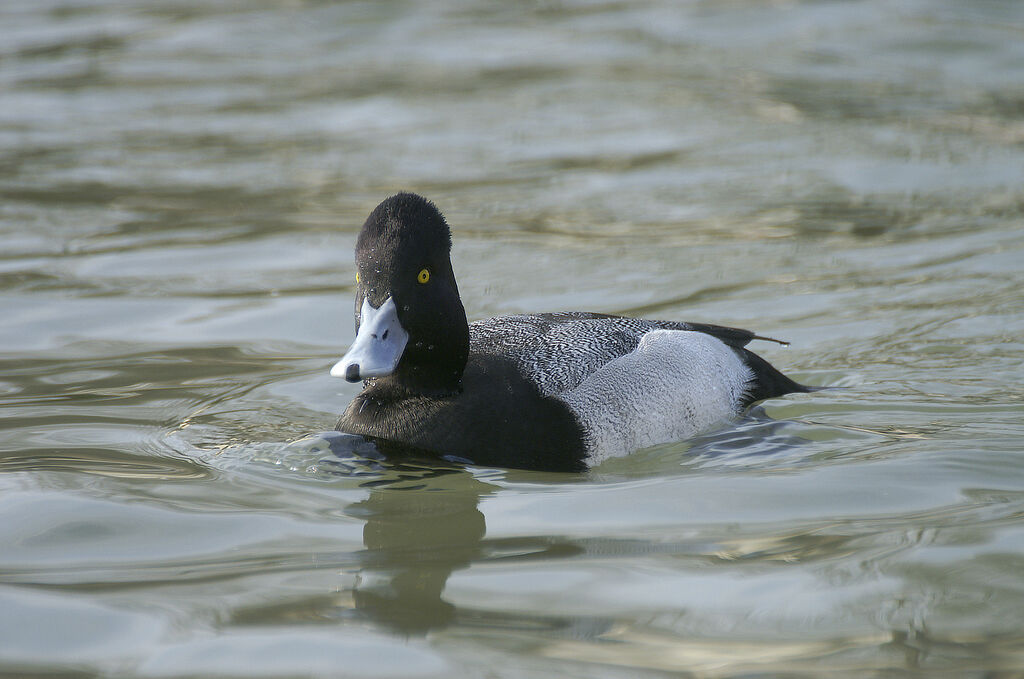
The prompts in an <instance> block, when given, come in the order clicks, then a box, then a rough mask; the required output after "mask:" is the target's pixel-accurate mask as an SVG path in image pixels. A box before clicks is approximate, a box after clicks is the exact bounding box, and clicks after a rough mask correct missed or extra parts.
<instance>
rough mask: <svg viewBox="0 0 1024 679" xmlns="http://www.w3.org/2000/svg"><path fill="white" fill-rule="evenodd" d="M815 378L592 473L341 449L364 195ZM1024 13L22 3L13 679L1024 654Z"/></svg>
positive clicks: (942, 659)
mask: <svg viewBox="0 0 1024 679" xmlns="http://www.w3.org/2000/svg"><path fill="white" fill-rule="evenodd" d="M400 189H409V190H415V191H418V192H421V193H423V194H424V195H426V196H428V197H430V198H431V199H433V200H434V201H435V202H437V203H438V205H439V206H440V207H441V209H442V210H444V211H445V213H446V215H447V217H448V219H449V222H450V223H451V224H452V226H453V229H454V239H455V248H454V265H455V269H456V274H457V276H458V277H459V284H460V289H461V292H462V296H463V300H464V302H465V304H466V308H467V312H468V314H469V316H470V318H481V317H485V316H490V315H495V314H498V313H506V312H518V311H556V310H565V309H578V310H590V311H602V312H609V313H624V314H630V315H641V316H647V317H654V318H666V319H679V320H692V321H704V322H712V323H720V324H727V325H734V326H739V327H747V328H751V329H753V330H756V331H758V332H759V333H761V334H765V335H769V336H773V337H779V338H783V339H787V340H790V341H791V342H792V346H791V347H789V348H783V347H779V346H775V345H771V344H767V343H759V344H758V345H757V346H756V347H755V348H756V349H757V350H758V351H759V352H760V353H761V354H762V355H763V356H765V357H766V358H768V359H769V360H771V361H772V362H773V363H775V364H776V365H777V366H778V367H780V368H782V369H784V370H786V371H787V372H788V373H789V374H790V375H792V376H793V377H794V378H796V379H798V380H800V381H802V382H806V383H810V384H828V385H838V386H843V387H844V389H841V390H832V391H826V392H822V393H818V394H814V395H797V396H792V397H789V398H785V399H777V400H773V401H769V402H767V403H765V404H764V411H763V412H756V413H755V414H754V416H752V417H750V418H747V419H745V420H743V421H742V422H738V423H735V424H733V425H730V426H728V427H725V428H724V429H723V430H722V431H719V432H713V433H711V434H709V435H708V436H706V437H702V438H700V439H698V440H696V441H689V442H683V443H679V444H676V445H668V446H662V447H659V448H656V449H652V450H646V451H641V452H639V453H637V454H635V455H633V456H631V457H629V458H625V459H619V460H613V461H610V462H608V463H606V464H604V465H602V466H601V467H599V468H597V469H596V470H594V471H593V472H592V473H589V474H585V475H559V474H542V473H530V472H521V471H508V470H501V469H485V468H470V469H463V468H457V467H451V468H448V467H445V466H442V465H429V464H425V465H422V466H419V465H416V464H412V463H410V464H406V465H402V466H396V465H383V466H381V465H377V464H374V463H372V462H371V461H367V462H365V463H363V462H357V461H352V460H348V461H340V462H339V463H337V464H331V463H330V462H329V461H326V460H328V458H329V455H327V454H326V453H325V452H324V451H323V449H322V446H318V445H314V444H311V443H308V442H299V443H295V444H291V445H289V442H290V441H294V440H296V439H299V438H301V437H303V436H305V435H307V434H314V433H317V432H321V431H325V430H329V429H330V428H331V427H332V426H333V423H334V421H335V418H336V416H337V413H339V412H340V411H341V410H342V409H343V408H344V406H345V405H346V404H347V402H348V401H349V400H350V399H351V398H352V396H353V395H354V393H355V391H356V387H355V386H353V385H349V384H347V383H345V382H343V381H341V380H337V379H333V378H331V377H329V376H328V374H327V370H328V368H329V366H330V365H331V363H332V362H333V361H334V360H336V359H337V358H338V357H339V356H340V355H341V353H342V352H343V351H344V349H345V348H346V347H347V345H348V343H349V342H350V341H351V339H352V300H351V295H352V284H353V281H352V278H353V263H352V247H353V245H354V240H355V234H356V230H357V228H358V226H359V225H360V224H361V223H362V221H363V219H364V218H365V216H366V214H367V212H368V211H369V210H370V209H371V208H372V207H373V206H374V205H376V204H377V202H379V201H380V200H381V199H382V198H384V197H385V196H387V195H389V194H390V193H393V192H395V191H397V190H400ZM1022 286H1024V4H1021V3H1020V2H1016V1H1015V0H1006V1H1002V2H1000V1H998V0H972V1H970V2H954V1H952V0H862V1H853V0H851V1H846V2H835V1H833V2H825V1H811V0H808V1H805V2H796V1H793V2H790V1H785V0H783V1H768V0H763V1H758V0H735V1H731V2H721V1H711V0H707V1H690V2H671V1H669V0H663V1H662V0H650V1H649V2H636V3H590V2H565V3H561V2H552V3H536V4H530V3H511V2H505V3H497V2H494V3H486V2H455V1H451V2H431V3H414V2H362V3H359V2H353V3H339V4H336V3H328V2H312V1H307V2H303V1H301V0H296V1H292V2H285V1H280V2H277V1H271V0H236V1H232V0H228V1H225V2H201V1H200V0H179V1H175V0H154V1H152V2H148V1H143V0H123V1H120V2H115V1H109V2H106V1H101V0H5V2H3V3H2V4H0V312H2V323H0V407H2V410H0V416H2V417H3V424H2V429H0V450H2V457H0V472H2V474H0V517H2V519H0V675H3V676H17V677H31V676H36V675H42V676H48V677H50V676H56V677H61V676H66V677H88V676H111V677H118V678H121V677H227V676H231V677H309V676H316V677H360V678H362V677H451V676H465V677H500V678H502V679H505V678H517V679H518V678H522V677H531V678H541V677H543V678H547V677H555V676H557V677H587V678H592V677H597V678H611V677H615V678H618V677H622V678H625V677H630V678H632V677H640V676H652V677H653V676H665V675H666V674H667V675H670V676H672V675H675V676H694V677H741V676H744V677H745V676H768V677H775V676H785V677H810V676H818V675H821V674H825V673H838V674H842V675H846V676H850V677H865V676H878V677H881V676H885V677H894V676H928V677H933V676H950V677H953V676H955V677H986V678H997V677H1010V676H1014V677H1019V676H1020V673H1021V672H1022V671H1024V631H1022V630H1024V455H1022V441H1024V438H1022V434H1024V343H1022V340H1021V337H1022V335H1024V292H1022Z"/></svg>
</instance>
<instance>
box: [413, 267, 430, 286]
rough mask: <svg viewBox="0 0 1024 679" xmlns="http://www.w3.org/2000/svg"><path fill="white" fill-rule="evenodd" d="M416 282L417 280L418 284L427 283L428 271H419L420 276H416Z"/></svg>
mask: <svg viewBox="0 0 1024 679" xmlns="http://www.w3.org/2000/svg"><path fill="white" fill-rule="evenodd" d="M416 280H418V281H419V282H420V283H426V282H427V281H429V280H430V271H428V270H427V269H420V275H419V276H416Z"/></svg>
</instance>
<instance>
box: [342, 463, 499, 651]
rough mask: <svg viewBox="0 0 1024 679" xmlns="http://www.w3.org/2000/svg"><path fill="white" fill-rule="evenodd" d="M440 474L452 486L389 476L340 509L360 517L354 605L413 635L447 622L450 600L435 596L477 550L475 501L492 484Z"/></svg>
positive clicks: (480, 519) (481, 528)
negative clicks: (361, 558)
mask: <svg viewBox="0 0 1024 679" xmlns="http://www.w3.org/2000/svg"><path fill="white" fill-rule="evenodd" d="M448 477H449V478H448V479H445V480H446V481H447V480H451V481H454V482H455V483H454V484H449V485H450V486H451V485H454V486H457V487H448V488H445V489H444V490H443V491H440V492H439V490H440V489H438V488H437V487H433V486H432V484H430V483H429V481H430V480H425V481H427V483H426V484H425V485H426V487H421V488H405V489H403V488H402V486H401V484H400V483H396V484H395V485H394V487H382V488H377V489H374V490H372V491H371V492H370V496H369V497H368V498H367V499H366V500H364V501H362V502H359V503H356V504H354V505H352V506H351V507H350V508H349V509H348V510H347V511H346V513H351V514H352V515H354V516H358V517H360V518H362V519H364V520H365V521H366V525H365V526H364V527H363V544H364V545H365V547H366V552H365V566H364V568H363V569H362V572H361V575H360V578H359V581H358V583H357V585H356V587H355V590H354V592H353V600H354V603H355V606H356V609H357V610H358V611H361V612H362V613H364V614H365V615H367V616H368V617H369V618H371V619H372V620H374V621H375V622H377V623H379V624H382V625H384V626H386V627H388V628H389V629H392V630H395V631H398V632H402V633H405V634H418V633H423V632H426V631H428V630H430V629H434V628H437V627H445V626H447V625H449V624H451V623H452V621H453V620H454V618H455V607H454V606H452V605H451V604H449V603H448V602H446V601H445V600H444V599H443V598H442V596H441V594H442V592H443V590H444V587H445V583H446V582H447V581H448V576H450V575H451V574H452V572H453V571H455V570H457V569H460V568H465V567H467V566H469V565H470V564H471V563H472V562H473V561H474V560H475V559H477V558H479V556H480V552H481V544H482V540H483V537H484V533H485V532H486V526H485V524H484V515H483V513H481V512H480V510H479V509H478V508H477V504H478V503H479V500H480V498H481V496H483V495H485V494H486V493H488V492H489V491H490V490H491V489H492V486H490V485H488V484H485V483H482V482H480V481H478V480H476V479H474V478H473V477H472V475H470V474H469V473H468V472H464V471H460V472H458V473H457V474H449V475H448ZM431 480H433V479H431Z"/></svg>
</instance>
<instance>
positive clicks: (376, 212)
mask: <svg viewBox="0 0 1024 679" xmlns="http://www.w3.org/2000/svg"><path fill="white" fill-rule="evenodd" d="M451 248H452V237H451V229H450V228H449V226H448V223H447V221H446V220H445V218H444V216H443V215H442V214H441V211H440V210H439V209H438V208H437V206H436V205H434V203H432V202H431V201H429V200H427V199H426V198H424V197H422V196H420V195H418V194H415V193H408V192H403V193H398V194H395V195H393V196H390V197H388V198H386V199H385V200H384V201H382V202H381V203H380V204H379V205H378V206H377V207H376V208H374V209H373V211H372V212H371V213H370V215H369V216H368V217H367V219H366V222H365V223H364V224H363V226H362V228H361V229H360V232H359V236H358V238H357V241H356V247H355V268H356V275H355V283H356V286H355V288H356V289H355V330H356V336H355V340H354V341H353V342H352V344H351V346H350V348H349V349H348V351H347V352H346V353H345V355H344V356H343V357H342V358H341V360H339V361H338V362H337V363H336V364H334V366H333V367H332V368H331V370H330V374H331V375H332V376H335V377H342V378H344V379H345V380H347V381H348V382H353V383H355V382H360V381H361V382H362V383H363V388H362V391H361V392H360V393H359V394H358V395H356V397H355V398H354V399H353V400H352V402H351V403H350V404H349V405H348V407H347V408H346V409H345V411H344V412H343V413H342V414H341V416H340V418H339V419H338V422H337V425H336V429H337V430H338V431H340V432H344V433H346V434H351V435H357V436H361V437H363V438H364V439H365V440H367V441H370V442H372V443H373V444H375V446H376V447H377V448H378V449H379V450H380V451H381V452H382V453H384V454H390V453H396V454H410V453H411V454H416V455H428V456H431V457H434V458H443V459H446V460H449V461H458V462H461V463H468V464H474V465H481V466H486V467H505V468H513V469H529V470H538V471H551V472H583V471H586V470H588V469H590V468H592V467H594V466H596V465H598V464H600V463H601V462H603V461H604V460H607V459H609V458H612V457H619V456H624V455H628V454H630V453H633V452H635V451H637V450H641V449H643V448H648V447H650V446H654V445H658V444H662V443H670V442H676V441H683V440H686V439H688V438H691V437H693V436H695V435H697V434H700V433H705V432H707V431H709V430H711V429H712V428H714V427H716V426H721V425H722V424H723V423H724V422H727V421H728V420H729V419H730V418H734V417H736V416H738V415H740V414H742V413H743V412H745V411H746V410H747V409H748V408H750V407H751V406H752V405H753V404H756V403H757V402H759V401H762V400H765V399H769V398H774V397H778V396H782V395H784V394H789V393H801V392H810V391H813V390H814V389H815V388H814V387H808V386H804V385H802V384H799V383H797V382H795V381H793V380H792V379H790V378H789V377H787V376H785V375H783V374H782V373H781V372H780V371H779V370H777V369H776V368H775V367H773V366H772V365H771V364H769V363H768V362H767V361H766V360H764V359H763V358H761V357H760V356H758V355H757V354H755V353H753V352H752V351H750V350H749V349H747V348H746V347H747V344H749V343H750V342H751V341H753V340H767V341H774V342H779V340H772V339H771V338H768V337H761V336H759V335H756V334H754V333H753V332H751V331H749V330H742V329H739V328H731V327H726V326H719V325H709V324H706V323H690V322H681V321H661V320H647V319H640V318H631V317H627V316H616V315H610V314H604V313H595V312H579V311H566V312H556V313H530V314H513V315H505V316H498V317H495V318H488V319H484V320H478V321H474V322H472V323H469V322H468V321H467V317H466V311H465V308H464V306H463V303H462V299H461V297H460V296H459V288H458V285H457V283H456V280H455V274H454V271H453V269H452V263H451ZM780 343H781V344H785V342H780Z"/></svg>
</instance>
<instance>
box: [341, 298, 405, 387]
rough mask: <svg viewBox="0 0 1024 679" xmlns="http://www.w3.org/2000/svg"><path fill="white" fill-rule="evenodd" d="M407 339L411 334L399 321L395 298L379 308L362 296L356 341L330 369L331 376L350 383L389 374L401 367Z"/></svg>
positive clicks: (389, 299) (387, 300) (386, 301)
mask: <svg viewBox="0 0 1024 679" xmlns="http://www.w3.org/2000/svg"><path fill="white" fill-rule="evenodd" d="M408 341H409V333H407V332H406V331H405V328H403V327H402V324H401V323H400V322H399V320H398V309H397V308H396V307H395V300H394V299H392V298H391V297H388V298H387V299H386V300H385V301H384V303H383V304H381V305H380V307H379V308H377V309H375V308H373V306H371V305H370V302H369V300H367V299H363V306H362V309H361V310H360V311H359V332H358V333H356V340H355V341H354V342H353V343H352V347H351V348H350V349H349V350H348V353H347V354H345V356H344V357H342V359H341V360H340V361H338V362H337V363H335V364H334V367H333V368H331V375H332V376H334V377H344V378H345V379H346V380H348V381H349V382H358V381H359V380H368V379H370V378H371V377H384V376H385V375H390V374H391V373H393V372H395V368H397V367H398V362H399V361H400V360H401V359H402V352H403V351H405V345H406V343H408Z"/></svg>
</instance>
